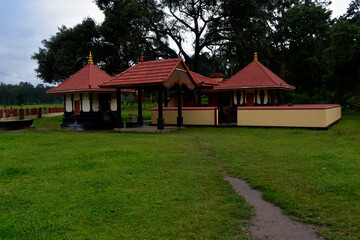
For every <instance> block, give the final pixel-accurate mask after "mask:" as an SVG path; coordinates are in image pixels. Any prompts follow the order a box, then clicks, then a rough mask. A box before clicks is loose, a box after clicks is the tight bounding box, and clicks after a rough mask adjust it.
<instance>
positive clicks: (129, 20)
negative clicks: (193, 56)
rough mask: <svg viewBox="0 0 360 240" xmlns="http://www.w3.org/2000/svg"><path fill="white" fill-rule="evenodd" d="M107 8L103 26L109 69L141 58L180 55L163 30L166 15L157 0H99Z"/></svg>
mask: <svg viewBox="0 0 360 240" xmlns="http://www.w3.org/2000/svg"><path fill="white" fill-rule="evenodd" d="M96 2H97V4H98V6H99V7H100V9H102V10H103V11H104V14H105V20H104V22H103V23H102V25H101V27H100V33H101V36H102V48H103V53H106V56H104V58H103V59H104V61H105V66H104V70H105V71H106V72H108V73H119V72H121V71H123V70H125V69H126V68H128V67H130V66H131V65H132V64H134V63H137V62H138V61H139V60H140V55H141V53H143V54H144V56H145V59H150V60H152V59H158V58H160V57H162V58H171V57H176V56H177V54H176V53H175V52H174V51H173V50H172V49H171V48H170V47H169V46H168V44H167V39H166V36H165V35H163V34H161V33H162V31H163V29H162V28H161V24H158V23H159V22H160V21H162V18H163V15H162V12H161V11H159V9H158V5H157V4H156V2H155V1H150V0H146V1H140V0H118V1H107V0H98V1H96Z"/></svg>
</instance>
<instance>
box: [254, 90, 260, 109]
mask: <svg viewBox="0 0 360 240" xmlns="http://www.w3.org/2000/svg"><path fill="white" fill-rule="evenodd" d="M254 95H255V98H254V106H257V105H259V104H258V102H257V96H258V92H257V90H255V91H254Z"/></svg>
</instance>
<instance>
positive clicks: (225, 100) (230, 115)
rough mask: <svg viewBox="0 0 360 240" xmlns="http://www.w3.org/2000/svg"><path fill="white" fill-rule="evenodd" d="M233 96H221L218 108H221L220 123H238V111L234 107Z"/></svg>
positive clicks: (218, 99) (218, 100)
mask: <svg viewBox="0 0 360 240" xmlns="http://www.w3.org/2000/svg"><path fill="white" fill-rule="evenodd" d="M231 105H232V102H231V96H219V97H218V98H217V106H218V108H219V123H220V124H221V123H226V124H229V123H236V121H237V110H236V107H232V106H231Z"/></svg>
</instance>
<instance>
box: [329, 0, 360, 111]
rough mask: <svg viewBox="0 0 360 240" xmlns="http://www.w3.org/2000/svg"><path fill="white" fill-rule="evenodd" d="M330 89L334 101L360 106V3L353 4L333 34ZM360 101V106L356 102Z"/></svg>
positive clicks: (330, 54) (331, 35)
mask: <svg viewBox="0 0 360 240" xmlns="http://www.w3.org/2000/svg"><path fill="white" fill-rule="evenodd" d="M325 53H326V57H327V63H328V75H327V78H326V79H327V82H326V86H327V89H328V90H329V92H330V93H331V94H332V99H333V100H334V101H337V102H340V103H342V104H344V103H350V104H354V103H355V104H357V105H358V106H359V105H360V101H359V99H360V94H359V93H360V65H359V62H360V1H359V0H353V1H352V2H351V3H350V6H349V8H348V11H347V13H346V14H345V15H344V16H342V17H340V18H339V19H338V20H337V22H336V24H335V25H334V27H333V28H332V29H331V32H330V47H329V48H328V49H327V50H326V52H325ZM356 101H357V102H356Z"/></svg>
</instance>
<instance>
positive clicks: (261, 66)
mask: <svg viewBox="0 0 360 240" xmlns="http://www.w3.org/2000/svg"><path fill="white" fill-rule="evenodd" d="M255 63H256V64H258V65H259V66H260V68H261V70H262V71H263V72H264V73H265V75H266V76H267V77H268V78H269V79H270V81H272V82H273V83H274V84H275V85H279V86H281V85H282V84H278V83H276V82H275V81H274V80H273V79H272V77H270V76H269V74H268V73H267V72H266V71H265V69H264V68H266V67H265V66H264V65H263V64H262V63H261V62H259V61H257V62H255ZM266 69H267V70H269V71H270V69H268V68H266ZM274 74H275V73H274ZM275 75H276V74H275Z"/></svg>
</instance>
